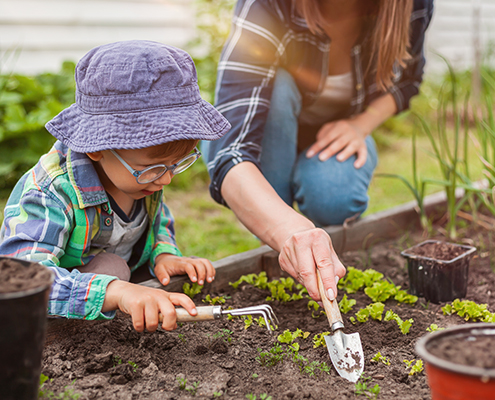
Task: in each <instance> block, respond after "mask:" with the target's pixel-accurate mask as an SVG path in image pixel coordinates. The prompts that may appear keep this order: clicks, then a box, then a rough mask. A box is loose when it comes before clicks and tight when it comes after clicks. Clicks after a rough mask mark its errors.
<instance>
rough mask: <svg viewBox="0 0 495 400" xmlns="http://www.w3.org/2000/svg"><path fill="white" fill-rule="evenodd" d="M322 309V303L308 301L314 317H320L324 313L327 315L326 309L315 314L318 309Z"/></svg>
mask: <svg viewBox="0 0 495 400" xmlns="http://www.w3.org/2000/svg"><path fill="white" fill-rule="evenodd" d="M319 309H320V305H319V304H318V303H317V302H316V301H314V300H310V301H308V310H311V316H312V317H313V318H320V317H321V316H322V315H326V313H325V311H323V310H321V311H320V312H319V313H318V314H315V312H316V311H318V310H319Z"/></svg>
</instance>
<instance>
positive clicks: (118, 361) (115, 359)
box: [113, 356, 122, 367]
mask: <svg viewBox="0 0 495 400" xmlns="http://www.w3.org/2000/svg"><path fill="white" fill-rule="evenodd" d="M120 364H122V358H120V357H119V356H113V366H114V367H115V366H117V365H120Z"/></svg>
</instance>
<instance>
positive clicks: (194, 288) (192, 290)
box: [182, 282, 203, 299]
mask: <svg viewBox="0 0 495 400" xmlns="http://www.w3.org/2000/svg"><path fill="white" fill-rule="evenodd" d="M202 289H203V285H198V284H197V283H196V282H194V283H193V284H192V285H190V284H189V283H188V282H186V283H184V285H183V286H182V290H183V292H184V293H185V294H187V295H188V296H189V297H190V298H191V299H192V298H194V296H196V295H197V294H199V293H201V290H202Z"/></svg>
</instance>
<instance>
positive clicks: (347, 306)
mask: <svg viewBox="0 0 495 400" xmlns="http://www.w3.org/2000/svg"><path fill="white" fill-rule="evenodd" d="M355 304H356V300H354V299H347V294H344V297H342V300H340V302H339V309H340V312H341V313H342V314H347V313H348V312H349V311H351V310H352V307H353V306H354V305H355Z"/></svg>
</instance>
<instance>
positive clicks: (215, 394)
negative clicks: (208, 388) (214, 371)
mask: <svg viewBox="0 0 495 400" xmlns="http://www.w3.org/2000/svg"><path fill="white" fill-rule="evenodd" d="M222 395H223V392H213V397H215V398H217V397H222Z"/></svg>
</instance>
